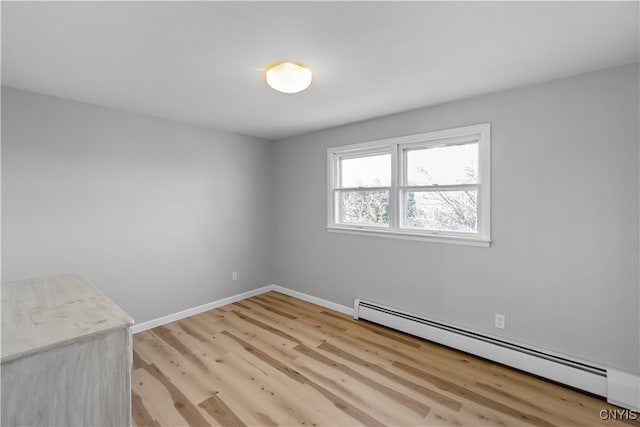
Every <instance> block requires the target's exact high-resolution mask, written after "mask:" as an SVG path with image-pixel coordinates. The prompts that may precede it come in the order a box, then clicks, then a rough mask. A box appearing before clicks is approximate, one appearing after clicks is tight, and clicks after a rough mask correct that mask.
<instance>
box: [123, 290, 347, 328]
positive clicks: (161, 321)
mask: <svg viewBox="0 0 640 427" xmlns="http://www.w3.org/2000/svg"><path fill="white" fill-rule="evenodd" d="M269 291H276V292H280V293H281V294H285V295H289V296H292V297H295V298H298V299H301V300H303V301H307V302H310V303H312V304H317V305H320V306H322V307H326V308H328V309H331V310H335V311H339V312H340V313H344V314H348V315H349V316H353V308H351V307H347V306H344V305H341V304H336V303H335V302H331V301H327V300H325V299H322V298H318V297H314V296H312V295H308V294H305V293H303V292H298V291H294V290H291V289H288V288H283V287H282V286H278V285H268V286H263V287H261V288H258V289H253V290H251V291H247V292H242V293H240V294H236V295H232V296H230V297H227V298H222V299H219V300H217V301H212V302H209V303H206V304H202V305H199V306H197V307H193V308H188V309H186V310H182V311H179V312H177V313H173V314H168V315H166V316H162V317H158V318H157V319H153V320H149V321H147V322H142V323H139V324H137V325H133V326H132V327H131V333H133V334H137V333H138V332H142V331H146V330H148V329H153V328H156V327H158V326H162V325H166V324H167V323H171V322H175V321H176V320H180V319H184V318H185V317H189V316H194V315H196V314H200V313H203V312H205V311H209V310H213V309H214V308H218V307H222V306H223V305H227V304H231V303H234V302H238V301H242V300H243V299H247V298H251V297H253V296H256V295H260V294H263V293H265V292H269Z"/></svg>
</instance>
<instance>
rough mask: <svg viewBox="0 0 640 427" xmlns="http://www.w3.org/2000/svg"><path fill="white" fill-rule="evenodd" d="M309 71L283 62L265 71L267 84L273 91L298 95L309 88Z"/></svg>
mask: <svg viewBox="0 0 640 427" xmlns="http://www.w3.org/2000/svg"><path fill="white" fill-rule="evenodd" d="M311 76H312V74H311V70H310V69H308V68H305V67H303V66H300V65H298V64H292V63H291V62H283V63H281V64H278V65H274V66H273V67H271V68H268V69H267V83H268V84H269V86H271V87H272V88H273V89H275V90H277V91H279V92H284V93H298V92H301V91H303V90H305V89H306V88H308V87H309V85H310V84H311Z"/></svg>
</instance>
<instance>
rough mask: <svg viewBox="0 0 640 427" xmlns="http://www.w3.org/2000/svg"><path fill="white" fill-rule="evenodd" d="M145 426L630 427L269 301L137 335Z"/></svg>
mask: <svg viewBox="0 0 640 427" xmlns="http://www.w3.org/2000/svg"><path fill="white" fill-rule="evenodd" d="M133 350H134V363H133V370H132V375H131V376H132V391H133V396H132V400H133V421H134V425H136V426H138V427H142V426H183V425H191V426H208V425H211V426H214V425H222V426H276V425H286V426H355V425H365V426H382V425H394V426H409V425H469V426H480V425H492V426H493V425H500V426H511V425H533V426H551V425H557V426H569V425H574V426H589V425H636V426H640V422H638V421H632V420H628V419H627V420H623V421H615V420H611V419H609V420H606V421H603V420H601V419H600V415H599V414H600V411H601V410H614V411H615V410H616V409H618V410H620V408H616V407H613V406H611V405H608V404H607V403H606V402H605V401H604V400H602V399H599V398H596V397H593V396H590V395H587V394H584V393H580V392H578V391H576V390H572V389H569V388H566V387H562V386H560V385H558V384H554V383H551V382H548V381H545V380H542V379H540V378H537V377H534V376H531V375H528V374H525V373H523V372H520V371H517V370H514V369H510V368H507V367H504V366H502V365H498V364H495V363H492V362H489V361H486V360H483V359H479V358H476V357H473V356H470V355H468V354H465V353H461V352H458V351H455V350H451V349H448V348H446V347H443V346H440V345H437V344H433V343H430V342H428V341H424V340H421V339H418V338H415V337H412V336H409V335H405V334H402V333H399V332H395V331H392V330H389V329H386V328H383V327H380V326H377V325H374V324H371V323H367V322H364V321H355V320H353V319H352V318H350V317H349V316H346V315H344V314H341V313H337V312H334V311H331V310H327V309H325V308H323V307H320V306H317V305H313V304H309V303H307V302H304V301H301V300H298V299H296V298H292V297H289V296H286V295H283V294H280V293H276V292H269V293H266V294H262V295H259V296H256V297H252V298H250V299H247V300H243V301H241V302H237V303H234V304H230V305H227V306H224V307H221V308H218V309H215V310H211V311H208V312H206V313H202V314H199V315H196V316H193V317H190V318H187V319H183V320H180V321H177V322H173V323H171V324H168V325H165V326H161V327H158V328H154V329H151V330H148V331H145V332H141V333H138V334H136V335H135V336H134V338H133Z"/></svg>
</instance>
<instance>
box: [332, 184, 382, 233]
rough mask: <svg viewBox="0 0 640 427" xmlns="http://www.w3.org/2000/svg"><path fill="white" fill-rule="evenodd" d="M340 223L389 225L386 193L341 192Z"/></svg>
mask: <svg viewBox="0 0 640 427" xmlns="http://www.w3.org/2000/svg"><path fill="white" fill-rule="evenodd" d="M339 197H340V203H341V204H342V209H341V214H342V217H341V218H340V223H343V224H363V225H388V224H389V192H388V191H342V192H340V195H339Z"/></svg>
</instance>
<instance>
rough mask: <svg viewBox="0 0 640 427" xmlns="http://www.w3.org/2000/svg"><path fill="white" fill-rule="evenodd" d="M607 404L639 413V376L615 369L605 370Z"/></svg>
mask: <svg viewBox="0 0 640 427" xmlns="http://www.w3.org/2000/svg"><path fill="white" fill-rule="evenodd" d="M607 402H609V403H611V404H613V405H617V406H621V407H623V408H627V409H631V410H632V411H640V376H639V375H638V374H632V373H629V372H624V371H619V370H617V369H607Z"/></svg>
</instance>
